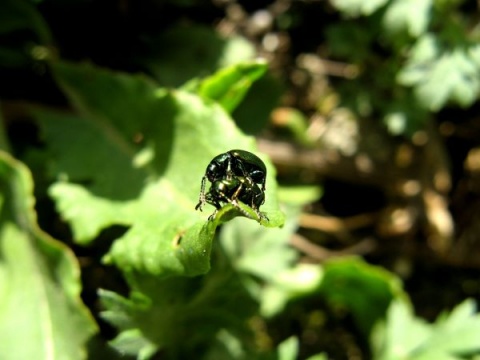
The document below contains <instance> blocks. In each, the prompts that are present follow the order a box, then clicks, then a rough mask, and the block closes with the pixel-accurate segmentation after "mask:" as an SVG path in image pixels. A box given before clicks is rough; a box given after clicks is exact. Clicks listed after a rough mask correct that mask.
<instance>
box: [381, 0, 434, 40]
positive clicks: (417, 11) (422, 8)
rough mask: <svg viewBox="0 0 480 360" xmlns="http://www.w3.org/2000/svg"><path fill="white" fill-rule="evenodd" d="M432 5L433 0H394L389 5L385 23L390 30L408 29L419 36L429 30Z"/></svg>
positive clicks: (410, 33)
mask: <svg viewBox="0 0 480 360" xmlns="http://www.w3.org/2000/svg"><path fill="white" fill-rule="evenodd" d="M432 5H433V0H394V1H392V3H391V4H390V5H389V6H388V7H387V10H386V12H385V15H384V18H383V24H384V26H385V28H386V29H387V30H388V31H391V32H399V31H406V32H408V34H409V35H411V36H415V37H417V36H419V35H421V34H423V33H424V32H425V31H426V30H427V27H428V23H429V21H430V17H431V14H430V11H431V8H432Z"/></svg>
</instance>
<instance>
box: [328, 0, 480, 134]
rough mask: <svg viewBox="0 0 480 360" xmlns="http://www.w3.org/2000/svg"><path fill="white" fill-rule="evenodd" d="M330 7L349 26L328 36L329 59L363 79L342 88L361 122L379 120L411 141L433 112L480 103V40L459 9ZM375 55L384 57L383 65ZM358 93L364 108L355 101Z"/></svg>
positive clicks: (429, 2)
mask: <svg viewBox="0 0 480 360" xmlns="http://www.w3.org/2000/svg"><path fill="white" fill-rule="evenodd" d="M332 4H333V5H334V6H335V7H336V8H337V9H338V10H339V11H340V12H341V13H342V14H343V15H345V16H346V17H348V18H349V19H350V20H349V21H348V22H347V23H345V24H338V25H337V24H336V25H334V26H333V27H331V28H330V29H329V30H328V31H327V34H328V36H329V39H330V40H329V43H330V46H331V51H332V53H333V54H334V55H336V56H339V57H340V58H341V59H342V60H344V61H348V62H353V63H354V64H356V65H358V66H359V68H360V70H361V71H362V72H361V74H360V76H359V77H358V78H356V79H354V80H353V83H352V81H351V80H350V81H347V83H345V84H342V85H341V86H340V88H339V89H340V93H341V95H342V98H343V101H344V102H345V104H347V105H348V106H351V107H353V108H354V109H355V110H356V111H357V113H359V114H360V115H361V116H372V115H374V116H378V114H379V115H380V118H381V119H382V120H383V122H384V123H385V124H386V126H387V128H388V129H390V130H391V132H392V133H394V134H406V135H410V134H412V133H414V132H415V131H416V130H418V129H420V128H422V127H423V126H424V124H425V123H426V122H427V121H428V120H429V114H428V112H437V111H440V110H442V109H443V108H445V107H446V106H450V105H459V106H461V107H467V106H470V105H472V104H473V103H474V102H475V101H476V100H477V99H478V96H479V94H480V83H479V80H478V79H479V77H480V62H479V60H478V59H479V57H478V55H477V54H478V53H479V51H478V45H477V44H478V39H479V38H478V32H477V31H475V30H474V31H472V30H470V22H471V21H473V19H469V18H468V17H465V16H463V15H460V10H459V8H458V7H459V4H457V2H456V1H444V2H435V1H434V0H421V1H414V0H392V1H357V0H348V1H343V0H342V1H339V0H332ZM360 17H363V18H362V19H361V20H360V19H358V18H360ZM352 36H353V37H354V38H353V39H354V40H352ZM374 47H380V48H382V49H383V53H384V54H383V56H382V57H378V56H377V55H376V54H375V51H373V48H374ZM392 65H393V66H392ZM373 69H375V71H371V70H373ZM352 88H355V89H357V90H354V91H353V94H352V92H351V89H352ZM360 88H362V89H364V90H363V93H364V94H362V99H363V100H361V99H360V98H356V99H355V98H352V95H353V96H357V97H358V96H359V94H361V92H359V91H358V89H360ZM365 89H368V90H365ZM365 92H367V94H365ZM406 104H408V105H406ZM398 105H399V106H398ZM365 109H367V110H366V111H365ZM392 109H395V110H393V111H392Z"/></svg>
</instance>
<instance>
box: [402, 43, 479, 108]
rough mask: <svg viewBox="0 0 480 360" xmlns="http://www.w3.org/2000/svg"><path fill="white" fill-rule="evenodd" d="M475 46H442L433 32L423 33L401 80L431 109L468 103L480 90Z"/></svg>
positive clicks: (464, 105)
mask: <svg viewBox="0 0 480 360" xmlns="http://www.w3.org/2000/svg"><path fill="white" fill-rule="evenodd" d="M475 47H476V45H464V44H460V45H457V46H456V47H453V48H451V49H448V48H442V47H441V44H440V42H439V41H438V39H437V38H436V37H435V36H434V35H432V34H427V35H424V36H422V37H421V38H420V39H419V41H418V42H417V43H416V44H415V45H414V47H413V48H412V50H411V57H410V59H409V60H408V61H407V63H406V65H405V66H404V68H403V69H402V70H401V71H400V73H399V74H398V82H399V83H400V84H402V85H406V86H413V87H414V91H415V94H416V96H417V98H418V101H419V103H420V104H422V105H423V106H424V107H425V108H427V109H429V110H432V111H437V110H439V109H441V108H442V107H443V106H444V105H445V104H446V103H447V102H449V101H452V102H454V103H457V104H459V105H461V106H463V107H466V106H469V105H471V104H472V103H473V102H474V101H475V100H476V99H477V98H478V95H479V92H480V66H479V65H478V63H477V62H476V58H475V55H474V54H475V51H474V48H475Z"/></svg>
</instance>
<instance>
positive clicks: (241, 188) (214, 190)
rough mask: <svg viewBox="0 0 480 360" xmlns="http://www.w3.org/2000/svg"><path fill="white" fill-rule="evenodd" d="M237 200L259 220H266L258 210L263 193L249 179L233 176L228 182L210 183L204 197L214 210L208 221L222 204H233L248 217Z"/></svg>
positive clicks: (263, 197) (262, 200) (261, 203)
mask: <svg viewBox="0 0 480 360" xmlns="http://www.w3.org/2000/svg"><path fill="white" fill-rule="evenodd" d="M238 200H239V201H241V202H243V203H244V204H246V205H248V206H250V207H251V208H252V209H253V211H255V213H256V214H257V216H258V217H259V218H260V219H265V218H267V217H266V216H265V215H264V214H262V213H261V212H260V210H259V208H260V206H261V205H263V203H264V202H265V193H264V192H263V191H262V190H261V189H260V188H259V187H258V186H257V185H256V184H255V183H254V182H252V180H251V179H249V178H246V177H243V176H234V177H232V178H231V179H230V180H228V179H221V180H217V181H215V182H213V183H212V185H211V187H210V190H209V191H208V193H207V194H206V195H205V201H206V202H207V203H209V204H211V205H213V206H215V208H216V209H215V212H214V213H213V214H212V215H210V216H209V217H208V219H209V220H211V219H212V218H213V217H214V216H215V214H216V213H217V211H218V210H220V209H221V208H222V206H223V204H226V203H230V204H233V205H234V206H236V207H237V208H238V209H239V210H240V211H241V212H242V213H243V214H244V215H245V216H247V217H250V216H249V215H248V214H247V213H246V212H245V211H244V210H243V209H241V208H240V207H239V206H238ZM197 207H198V205H197ZM267 219H268V218H267Z"/></svg>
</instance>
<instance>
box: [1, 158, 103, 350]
mask: <svg viewBox="0 0 480 360" xmlns="http://www.w3.org/2000/svg"><path fill="white" fill-rule="evenodd" d="M0 190H1V193H0V204H1V205H0V299H1V300H0V336H1V338H2V341H1V343H0V357H1V358H2V359H13V358H14V359H83V358H85V348H84V344H85V341H86V340H87V339H88V338H89V337H90V336H91V335H92V334H93V333H94V332H96V325H95V323H94V321H93V319H92V318H91V317H90V314H89V313H88V310H87V309H86V308H85V306H84V305H83V303H82V302H81V300H80V289H81V284H80V276H79V275H80V274H79V267H78V263H77V261H76V259H75V258H74V256H73V254H72V252H71V251H70V250H69V249H68V247H67V246H65V245H64V244H62V243H60V242H59V241H57V240H55V239H53V238H51V237H50V236H49V235H48V234H46V233H44V232H43V231H42V230H40V229H39V227H38V225H37V223H36V215H35V212H34V210H33V204H34V198H33V195H32V192H33V182H32V178H31V175H30V173H29V171H28V169H27V168H26V167H25V166H24V165H23V164H22V163H21V162H19V161H17V160H15V159H13V158H12V157H11V156H10V155H8V154H7V153H5V152H3V151H0Z"/></svg>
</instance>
